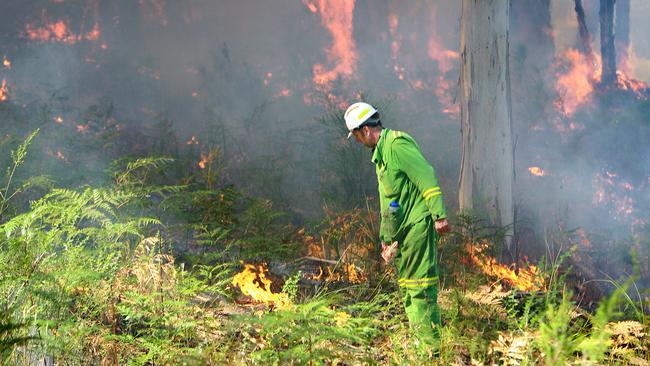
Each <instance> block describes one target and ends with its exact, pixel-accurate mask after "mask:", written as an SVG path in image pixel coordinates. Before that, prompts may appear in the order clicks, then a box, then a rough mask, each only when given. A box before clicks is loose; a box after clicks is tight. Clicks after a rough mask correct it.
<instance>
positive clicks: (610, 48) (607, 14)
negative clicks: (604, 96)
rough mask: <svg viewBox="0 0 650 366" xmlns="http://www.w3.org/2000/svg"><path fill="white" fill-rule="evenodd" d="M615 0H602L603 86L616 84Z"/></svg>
mask: <svg viewBox="0 0 650 366" xmlns="http://www.w3.org/2000/svg"><path fill="white" fill-rule="evenodd" d="M614 2H615V0H600V11H599V16H600V56H601V58H602V64H603V72H602V75H601V78H600V83H601V86H602V87H603V88H610V87H613V86H615V85H616V48H615V47H614Z"/></svg>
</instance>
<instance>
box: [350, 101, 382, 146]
mask: <svg viewBox="0 0 650 366" xmlns="http://www.w3.org/2000/svg"><path fill="white" fill-rule="evenodd" d="M375 113H377V110H376V109H375V107H373V106H371V105H370V104H368V103H364V102H357V103H354V104H352V105H351V106H349V107H348V109H347V110H346V111H345V115H344V117H345V125H346V126H347V128H348V131H350V133H349V134H348V138H350V137H351V136H352V130H354V129H355V128H358V127H359V126H361V125H362V124H363V123H364V122H366V121H367V120H368V119H369V118H370V117H372V115H373V114H375Z"/></svg>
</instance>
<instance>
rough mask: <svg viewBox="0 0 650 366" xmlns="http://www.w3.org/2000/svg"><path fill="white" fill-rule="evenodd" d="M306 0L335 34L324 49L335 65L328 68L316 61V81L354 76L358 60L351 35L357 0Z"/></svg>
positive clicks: (325, 81)
mask: <svg viewBox="0 0 650 366" xmlns="http://www.w3.org/2000/svg"><path fill="white" fill-rule="evenodd" d="M303 3H304V4H305V6H307V7H308V8H309V10H310V11H312V12H318V13H319V14H320V16H321V23H322V24H323V26H324V27H325V28H327V30H328V31H329V32H330V34H331V35H332V46H331V47H330V48H328V49H326V50H325V54H326V55H327V60H328V62H329V63H333V64H334V67H333V68H332V69H329V70H328V69H327V68H326V67H325V66H324V65H322V64H316V65H314V68H313V72H314V78H313V80H314V83H316V84H318V85H327V84H329V83H330V82H332V81H334V80H336V79H337V78H338V77H340V76H346V77H349V76H351V75H352V74H353V73H354V70H355V68H356V62H357V50H356V46H355V43H354V38H353V37H352V17H353V13H354V0H316V1H310V0H303ZM314 10H315V11H314Z"/></svg>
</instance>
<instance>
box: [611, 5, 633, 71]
mask: <svg viewBox="0 0 650 366" xmlns="http://www.w3.org/2000/svg"><path fill="white" fill-rule="evenodd" d="M614 34H616V39H615V40H614V46H615V47H616V53H617V54H618V57H617V58H616V60H617V66H618V68H619V69H620V70H623V71H624V72H630V70H629V66H630V65H629V57H630V54H629V51H630V0H618V1H617V2H616V25H615V31H614Z"/></svg>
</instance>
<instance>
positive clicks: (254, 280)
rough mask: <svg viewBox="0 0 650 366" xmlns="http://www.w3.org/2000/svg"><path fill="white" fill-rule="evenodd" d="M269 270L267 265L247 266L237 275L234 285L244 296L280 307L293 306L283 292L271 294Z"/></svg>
mask: <svg viewBox="0 0 650 366" xmlns="http://www.w3.org/2000/svg"><path fill="white" fill-rule="evenodd" d="M267 273H268V269H267V268H266V266H265V265H257V266H255V265H253V264H245V265H244V270H243V271H241V272H240V273H238V274H237V275H235V277H233V279H232V284H233V285H234V286H237V287H239V289H240V290H241V292H242V293H243V294H244V295H247V296H250V297H252V298H253V300H255V301H257V302H261V303H265V304H273V305H276V306H278V307H286V306H289V305H291V300H290V299H289V296H288V295H287V294H285V293H283V292H280V293H273V292H271V280H270V279H268V278H267V276H266V274H267Z"/></svg>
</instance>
